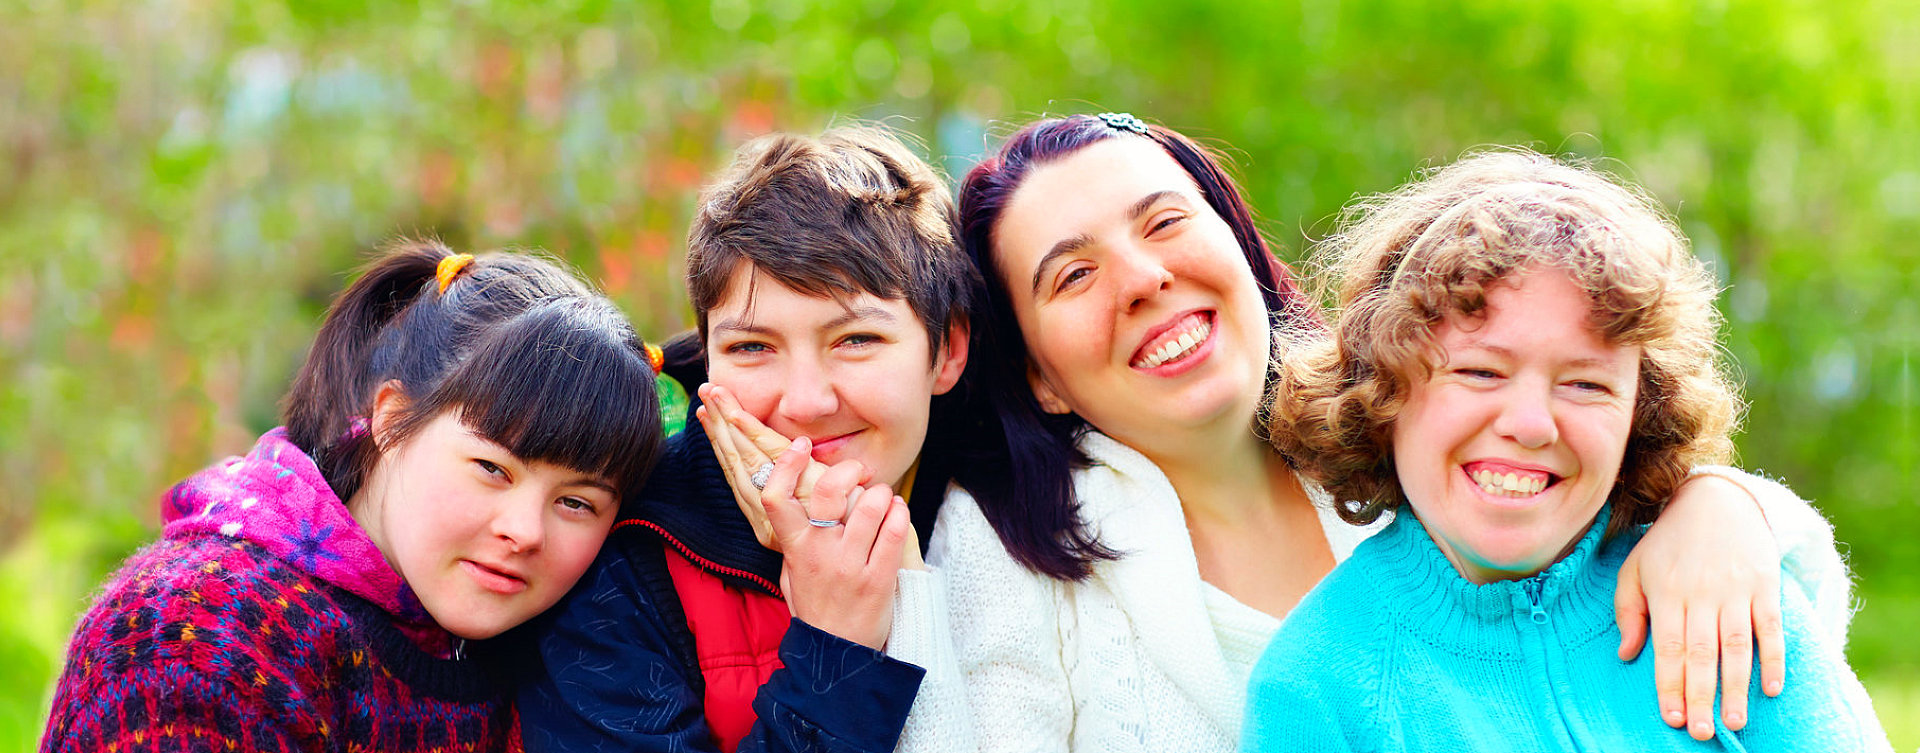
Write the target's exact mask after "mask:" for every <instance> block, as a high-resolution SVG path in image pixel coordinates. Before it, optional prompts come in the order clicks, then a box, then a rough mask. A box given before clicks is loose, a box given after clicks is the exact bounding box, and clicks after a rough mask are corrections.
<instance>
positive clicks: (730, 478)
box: [695, 405, 753, 489]
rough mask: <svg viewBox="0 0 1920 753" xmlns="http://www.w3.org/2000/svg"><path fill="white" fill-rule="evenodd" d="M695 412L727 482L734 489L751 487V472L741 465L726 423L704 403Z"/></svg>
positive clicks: (731, 434)
mask: <svg viewBox="0 0 1920 753" xmlns="http://www.w3.org/2000/svg"><path fill="white" fill-rule="evenodd" d="M695 414H696V415H698V416H700V427H701V428H703V429H706V430H707V443H708V444H711V445H713V457H714V459H716V460H719V461H720V469H721V470H722V471H724V472H725V473H726V474H727V482H728V483H731V484H733V487H734V488H735V489H740V488H741V487H742V486H745V487H748V488H751V487H752V486H753V484H752V482H751V479H752V475H753V472H752V471H751V470H748V469H745V468H743V467H742V466H741V463H740V452H739V450H738V449H736V448H735V447H734V446H733V433H732V432H730V431H727V426H726V423H725V422H723V421H721V420H720V418H719V417H718V416H716V415H714V413H713V411H710V410H707V407H706V406H704V405H703V406H700V409H699V410H697V411H695Z"/></svg>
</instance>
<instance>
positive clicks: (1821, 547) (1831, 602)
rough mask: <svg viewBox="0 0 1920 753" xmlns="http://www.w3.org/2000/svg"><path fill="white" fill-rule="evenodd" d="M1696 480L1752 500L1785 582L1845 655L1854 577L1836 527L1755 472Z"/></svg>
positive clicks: (1725, 471)
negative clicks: (1712, 481)
mask: <svg viewBox="0 0 1920 753" xmlns="http://www.w3.org/2000/svg"><path fill="white" fill-rule="evenodd" d="M1693 475H1696V476H1713V477H1715V478H1720V479H1724V480H1726V481H1729V482H1732V483H1733V484H1735V485H1737V486H1739V487H1740V488H1741V489H1743V490H1745V491H1746V492H1747V493H1748V494H1751V495H1753V498H1754V500H1756V501H1757V502H1758V503H1759V505H1760V512H1761V514H1763V515H1765V516H1766V519H1767V525H1768V527H1769V528H1771V529H1772V530H1773V537H1774V540H1775V541H1776V542H1778V544H1779V547H1780V565H1781V572H1782V574H1783V575H1785V576H1786V577H1785V581H1786V583H1785V584H1783V585H1790V586H1792V587H1794V588H1797V589H1799V590H1800V592H1801V593H1802V594H1805V595H1806V598H1807V601H1808V602H1809V603H1810V604H1811V606H1812V609H1813V618H1814V623H1815V624H1817V625H1819V627H1820V630H1822V631H1823V633H1824V634H1825V636H1826V640H1827V641H1828V642H1830V643H1832V644H1833V645H1834V646H1836V647H1838V648H1839V649H1841V650H1844V649H1845V648H1846V645H1847V630H1848V625H1849V624H1850V623H1851V622H1852V620H1853V577H1852V575H1851V574H1850V573H1849V572H1848V570H1847V565H1846V560H1845V558H1843V557H1841V555H1840V550H1839V548H1838V546H1837V544H1836V543H1835V541H1834V538H1833V525H1832V524H1830V523H1828V522H1827V519H1826V518H1825V517H1824V516H1822V515H1821V514H1820V511H1819V510H1817V509H1815V508H1814V506H1813V503H1811V502H1809V501H1807V500H1805V499H1801V498H1800V495H1798V494H1795V493H1794V491H1793V490H1792V489H1789V488H1787V487H1786V485H1784V484H1781V483H1780V482H1778V481H1774V480H1772V479H1769V478H1767V477H1765V476H1762V475H1760V474H1757V473H1748V472H1746V471H1743V470H1740V469H1738V468H1733V467H1730V466H1722V465H1703V466H1699V467H1696V468H1694V469H1693Z"/></svg>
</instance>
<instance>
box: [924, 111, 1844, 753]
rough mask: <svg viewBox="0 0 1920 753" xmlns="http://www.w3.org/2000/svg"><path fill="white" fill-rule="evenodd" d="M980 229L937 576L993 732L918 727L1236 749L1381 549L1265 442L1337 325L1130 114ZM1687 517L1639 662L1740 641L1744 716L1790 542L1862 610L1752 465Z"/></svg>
mask: <svg viewBox="0 0 1920 753" xmlns="http://www.w3.org/2000/svg"><path fill="white" fill-rule="evenodd" d="M959 213H960V218H959V221H960V226H961V230H962V242H963V243H964V245H965V247H966V249H967V252H968V254H969V255H970V256H971V257H972V258H973V260H974V262H975V264H977V265H978V267H979V268H980V270H981V272H982V275H983V277H984V278H985V280H986V282H985V283H984V289H983V290H981V291H980V297H979V300H981V301H983V302H984V305H983V306H982V307H981V308H982V310H981V311H978V312H977V313H976V315H975V326H974V328H973V337H974V338H975V339H974V343H973V345H972V347H971V350H972V352H973V353H975V354H976V357H975V358H974V363H975V364H976V367H975V368H974V369H973V370H970V371H969V372H968V375H967V377H966V378H965V379H963V380H962V385H961V390H962V391H963V392H964V394H967V395H969V396H970V397H971V399H973V400H976V401H981V402H983V403H984V405H983V407H982V408H981V409H980V410H978V411H976V413H975V415H973V416H971V417H970V419H971V420H970V421H969V422H967V423H965V424H964V425H963V426H961V427H955V428H950V429H948V431H944V432H936V436H937V437H938V439H939V441H940V443H941V445H942V446H943V447H947V448H952V449H951V451H953V452H958V453H966V454H967V455H968V458H967V462H962V463H958V464H956V467H957V468H958V469H959V471H958V473H956V478H955V480H956V481H957V482H958V483H959V485H960V486H961V487H962V488H963V489H964V491H955V492H953V493H952V494H950V495H949V497H948V499H947V500H946V503H945V505H944V507H943V509H942V510H941V512H940V517H939V523H938V525H937V526H936V528H935V531H934V534H933V537H932V541H931V543H930V545H929V549H928V553H927V561H928V563H929V565H931V566H933V567H934V568H935V569H936V570H937V571H938V572H939V573H940V575H941V577H942V579H943V580H944V584H945V590H944V593H945V598H946V604H945V607H944V611H943V614H942V615H941V617H942V618H944V619H948V620H950V622H951V625H952V629H953V631H952V636H953V645H952V646H951V650H952V651H953V652H954V660H955V661H956V662H957V664H958V669H959V673H960V675H961V676H962V677H963V678H964V683H963V684H964V691H963V692H964V693H965V694H966V695H967V697H968V703H967V704H965V705H966V706H967V707H968V708H969V710H970V713H971V715H972V718H973V719H974V720H977V724H970V725H956V724H954V723H953V722H951V721H943V720H937V719H931V718H929V719H926V720H921V719H918V718H916V719H914V720H911V721H910V722H909V724H910V725H912V724H919V723H929V724H943V723H944V724H948V725H949V726H966V727H969V728H970V729H971V730H972V731H973V732H974V734H975V735H977V737H978V739H977V740H969V741H965V742H964V743H955V744H956V745H958V746H959V747H970V746H972V747H978V748H979V749H981V750H995V751H1000V750H1029V749H1031V750H1060V749H1063V748H1066V749H1073V750H1100V751H1113V750H1220V751H1225V750H1232V749H1233V748H1234V746H1235V744H1236V742H1237V740H1238V736H1239V732H1240V722H1241V714H1242V705H1243V702H1244V699H1245V685H1246V681H1247V678H1248V674H1249V672H1250V671H1251V668H1252V666H1253V663H1254V661H1255V660H1256V659H1257V658H1258V656H1259V654H1260V652H1261V650H1262V649H1263V648H1264V647H1265V645H1266V643H1267V641H1268V638H1269V637H1270V636H1271V635H1272V634H1273V632H1274V630H1275V629H1276V628H1277V627H1278V625H1279V622H1280V619H1281V618H1282V617H1284V616H1285V615H1286V614H1287V612H1288V611H1289V610H1290V609H1292V607H1293V605H1294V604H1295V603H1296V602H1298V601H1299V600H1300V598H1301V597H1302V596H1303V595H1305V594H1306V592H1307V591H1308V590H1309V589H1311V588H1312V587H1313V586H1314V584H1316V583H1317V582H1319V580H1320V579H1321V577H1322V576H1324V575H1325V574H1326V573H1327V572H1328V571H1330V570H1331V569H1332V568H1333V567H1334V564H1335V563H1336V562H1338V561H1340V560H1342V559H1344V558H1345V557H1346V556H1347V555H1348V554H1350V553H1351V552H1352V550H1353V548H1354V546H1355V545H1356V544H1358V543H1359V542H1360V541H1361V540H1362V539H1364V538H1365V537H1366V536H1368V535H1370V534H1371V533H1372V532H1373V531H1374V530H1377V526H1376V527H1371V528H1354V527H1350V526H1346V525H1344V524H1343V523H1342V522H1341V521H1340V519H1339V517H1338V516H1337V515H1336V514H1335V512H1334V505H1333V501H1332V500H1331V499H1328V498H1326V497H1325V495H1324V494H1322V493H1320V492H1319V491H1318V490H1317V489H1315V488H1314V487H1311V486H1307V485H1303V484H1302V483H1301V482H1300V481H1299V480H1298V479H1297V478H1296V477H1295V474H1294V471H1293V470H1292V468H1290V467H1289V465H1288V463H1287V461H1286V460H1284V459H1283V458H1282V457H1281V456H1280V455H1278V454H1277V453H1275V452H1274V451H1273V450H1272V449H1271V448H1270V446H1269V445H1268V443H1267V442H1266V441H1265V440H1264V438H1263V437H1262V436H1261V435H1260V433H1259V432H1258V430H1257V425H1258V423H1259V422H1258V421H1257V420H1256V419H1257V415H1256V414H1257V413H1258V412H1259V407H1260V405H1261V403H1262V400H1263V398H1264V396H1265V394H1266V386H1267V384H1268V373H1269V360H1270V358H1271V356H1272V353H1273V343H1274V341H1275V333H1276V332H1281V333H1290V334H1300V335H1311V334H1313V333H1317V332H1319V331H1321V329H1322V325H1321V324H1320V320H1319V318H1318V316H1317V313H1316V307H1315V306H1314V305H1313V304H1312V303H1311V302H1310V301H1309V300H1308V299H1307V298H1306V297H1305V296H1303V295H1302V294H1301V293H1300V291H1299V288H1298V286H1297V285H1296V284H1295V282H1294V281H1293V279H1292V277H1291V276H1290V274H1289V273H1288V271H1287V270H1286V268H1285V267H1284V266H1282V265H1281V264H1280V263H1279V262H1277V261H1275V260H1274V259H1273V257H1272V255H1271V254H1270V253H1269V251H1268V249H1267V246H1266V243H1265V241H1264V240H1263V239H1262V238H1261V236H1260V234H1259V232H1258V230H1257V229H1256V227H1255V226H1254V222H1253V218H1252V213H1251V212H1250V211H1249V210H1248V208H1247V206H1246V204H1245V202H1244V201H1243V200H1242V199H1241V197H1240V192H1239V190H1238V189H1237V188H1236V187H1235V186H1234V184H1233V181H1232V180H1231V179H1230V178H1229V177H1228V176H1227V175H1226V173H1225V172H1224V171H1223V170H1222V169H1221V167H1220V165H1219V163H1218V162H1217V161H1216V160H1215V159H1214V157H1213V156H1211V155H1210V154H1209V153H1208V152H1207V151H1206V150H1205V149H1203V148H1202V147H1200V146H1199V145H1197V144H1195V143H1194V142H1192V141H1191V140H1189V139H1187V138H1186V137H1184V136H1181V135H1180V134H1178V133H1175V132H1173V131H1171V130H1167V129H1165V128H1161V127H1158V126H1151V125H1148V124H1146V123H1143V122H1141V121H1140V120H1139V119H1137V118H1134V117H1132V116H1130V115H1124V114H1113V113H1109V114H1105V115H1101V116H1098V117H1094V116H1085V115H1080V116H1073V117H1068V118H1062V119H1053V120H1045V121H1041V122H1037V123H1033V124H1030V125H1028V126H1026V127H1025V128H1023V129H1021V130H1020V131H1019V132H1018V133H1016V134H1014V135H1013V137H1012V138H1010V139H1009V140H1008V141H1007V142H1006V143H1005V144H1004V145H1003V146H1002V147H1001V148H1000V150H999V151H998V152H997V153H996V154H994V155H992V156H990V157H989V158H988V159H986V160H985V161H983V162H981V163H980V164H979V165H978V166H976V167H975V168H974V169H973V170H972V171H971V172H970V173H969V174H968V175H967V178H966V180H965V181H964V182H963V183H962V185H961V190H960V201H959ZM943 428H948V427H943ZM1729 480H1732V481H1733V482H1734V483H1729ZM1743 488H1744V490H1743ZM1749 493H1751V494H1752V495H1753V496H1754V497H1760V498H1762V504H1763V505H1764V506H1765V507H1766V512H1767V517H1764V518H1763V517H1762V515H1761V509H1760V507H1756V505H1755V504H1754V503H1753V500H1752V498H1750V497H1749ZM1669 509H1670V512H1669V513H1668V515H1667V516H1666V517H1664V518H1663V519H1662V521H1661V523H1659V524H1658V525H1657V526H1656V527H1655V528H1654V530H1653V532H1652V533H1651V534H1649V536H1648V537H1647V538H1646V539H1645V540H1644V541H1643V543H1642V545H1641V546H1640V547H1639V548H1638V550H1637V551H1636V552H1635V557H1636V558H1637V559H1636V561H1635V562H1632V563H1630V564H1629V566H1628V567H1627V568H1625V569H1624V570H1623V573H1622V581H1623V584H1622V588H1621V589H1620V590H1621V592H1622V593H1623V594H1626V595H1627V596H1626V597H1623V599H1622V601H1621V618H1620V619H1621V625H1622V629H1623V632H1624V633H1625V639H1624V640H1623V645H1622V650H1623V651H1626V650H1631V651H1634V652H1637V651H1638V649H1639V642H1640V641H1641V639H1643V638H1644V634H1645V628H1646V626H1645V622H1644V620H1645V617H1646V614H1647V612H1648V611H1651V612H1652V615H1653V617H1652V619H1653V627H1654V629H1655V632H1656V633H1657V634H1658V635H1660V636H1662V637H1663V638H1664V637H1667V636H1675V637H1678V636H1680V635H1682V633H1683V632H1684V634H1685V636H1686V640H1676V641H1674V642H1673V643H1674V645H1685V644H1686V643H1689V642H1691V643H1695V644H1697V645H1715V646H1720V647H1721V650H1724V651H1725V652H1726V654H1727V656H1728V657H1729V658H1730V659H1731V661H1729V662H1728V666H1729V669H1730V671H1729V672H1728V673H1727V683H1728V686H1729V691H1730V692H1729V695H1730V696H1734V695H1737V696H1738V697H1740V698H1744V697H1745V695H1746V694H1745V683H1746V681H1747V671H1746V670H1747V666H1748V661H1747V658H1746V657H1747V654H1742V653H1741V652H1742V651H1750V650H1751V647H1750V642H1751V638H1749V637H1748V636H1750V635H1751V634H1752V632H1751V631H1753V628H1752V627H1751V626H1753V625H1758V626H1760V628H1761V629H1760V635H1759V639H1760V640H1759V644H1760V647H1761V655H1762V659H1763V665H1764V669H1763V679H1764V680H1766V681H1769V682H1768V686H1767V690H1769V692H1773V691H1774V689H1775V687H1776V686H1777V681H1778V680H1779V677H1780V661H1779V656H1778V653H1777V652H1778V647H1779V635H1778V632H1777V630H1775V629H1770V628H1773V627H1775V626H1776V624H1777V620H1775V619H1774V618H1773V615H1774V613H1773V612H1772V611H1770V609H1777V603H1778V598H1777V591H1776V589H1777V580H1776V579H1774V578H1771V577H1769V575H1768V574H1769V573H1777V572H1778V571H1779V564H1780V561H1779V559H1777V558H1776V556H1775V554H1774V549H1773V548H1774V546H1775V537H1774V536H1773V535H1770V534H1769V532H1768V527H1767V526H1768V523H1769V521H1770V522H1771V524H1772V526H1773V527H1774V528H1775V529H1777V530H1778V531H1779V532H1780V534H1779V535H1780V537H1781V539H1782V547H1783V548H1786V549H1789V550H1791V551H1793V552H1799V551H1800V550H1802V549H1806V550H1811V551H1812V552H1813V553H1812V554H1809V555H1805V557H1804V560H1805V561H1807V562H1809V563H1819V564H1817V565H1815V566H1814V567H1812V568H1811V570H1812V571H1813V576H1812V577H1813V579H1814V580H1815V581H1816V582H1821V583H1828V582H1830V581H1831V579H1832V578H1834V577H1838V578H1840V597H1839V598H1840V599H1841V600H1842V601H1844V598H1845V597H1844V590H1845V589H1844V570H1843V569H1840V568H1839V565H1838V555H1837V554H1833V553H1832V543H1831V532H1830V530H1829V529H1827V528H1826V524H1825V521H1824V520H1821V519H1820V518H1819V516H1818V515H1817V514H1812V513H1811V512H1810V508H1808V507H1807V506H1806V505H1805V504H1804V503H1800V502H1798V501H1797V500H1796V499H1794V498H1793V496H1792V494H1791V493H1790V492H1786V491H1784V490H1783V489H1781V488H1780V487H1778V486H1777V485H1773V484H1770V483H1766V482H1764V481H1758V480H1753V479H1751V478H1750V477H1746V476H1744V474H1739V473H1738V472H1737V471H1723V472H1717V473H1704V474H1702V473H1696V475H1695V476H1694V477H1693V478H1691V479H1689V480H1688V482H1687V483H1686V484H1685V485H1684V487H1683V488H1682V491H1680V492H1679V493H1677V494H1676V495H1675V497H1674V500H1673V502H1672V503H1671V505H1670V508H1669ZM1795 537H1803V538H1804V539H1806V541H1807V543H1806V544H1805V545H1804V546H1788V545H1789V544H1793V543H1794V541H1793V540H1794V539H1795ZM1794 556H1798V555H1790V556H1789V562H1788V565H1789V571H1790V572H1793V562H1794V560H1793V557H1794ZM1827 565H1831V568H1828V567H1826V566H1827ZM1643 571H1644V572H1645V574H1646V577H1644V578H1643V577H1641V576H1640V573H1641V572H1643ZM1822 578H1826V579H1827V580H1821V579H1822ZM1709 579H1710V580H1709ZM1829 590H1831V589H1829ZM1823 593H1825V592H1823ZM1769 605H1772V606H1771V607H1770V606H1769ZM1649 606H1651V610H1649ZM1840 614H1841V616H1840V617H1839V620H1840V621H1841V622H1842V623H1844V620H1845V617H1844V609H1842V610H1840ZM1702 615H1713V616H1714V617H1713V618H1712V619H1711V620H1709V619H1707V618H1704V617H1702ZM899 619H900V618H899V617H896V621H898V620H899ZM1722 625H1724V626H1726V627H1728V628H1735V627H1737V628H1739V629H1738V630H1732V629H1729V630H1727V631H1725V634H1726V635H1727V636H1729V637H1728V638H1727V639H1726V640H1725V642H1724V645H1723V646H1722V645H1721V640H1720V635H1722V632H1723V631H1722V630H1721V629H1720V628H1721V626H1722ZM1678 626H1685V628H1684V630H1683V629H1682V628H1680V627H1678ZM913 648H914V647H908V646H895V645H889V647H888V650H889V652H890V653H895V652H902V653H905V652H909V651H911V650H912V649H913ZM1717 658H1718V657H1717V656H1713V655H1709V654H1708V652H1699V654H1697V655H1694V656H1689V657H1684V658H1683V657H1679V656H1675V655H1670V654H1669V653H1668V652H1666V651H1662V652H1660V653H1659V655H1658V656H1657V657H1656V659H1657V661H1658V662H1659V664H1660V666H1661V671H1662V675H1661V682H1660V690H1661V700H1662V704H1663V710H1666V711H1678V712H1680V714H1679V717H1678V718H1679V720H1681V721H1684V720H1685V718H1686V714H1687V712H1688V710H1690V711H1691V712H1692V713H1694V714H1695V715H1706V714H1711V713H1712V712H1711V709H1712V705H1713V704H1712V697H1713V691H1714V689H1715V681H1716V679H1717V677H1716V676H1715V674H1714V672H1713V667H1714V662H1715V661H1716V659H1717ZM1683 661H1684V663H1683ZM1734 669H1737V670H1738V671H1732V670H1734ZM1683 672H1684V676H1685V679H1684V681H1682V679H1681V678H1682V675H1683ZM1683 685H1684V687H1685V688H1686V689H1687V692H1686V698H1685V700H1686V702H1687V703H1686V709H1685V710H1683V709H1682V708H1681V706H1680V701H1681V693H1680V688H1681V687H1682V686H1683ZM1735 685H1738V686H1739V692H1738V693H1734V692H1732V690H1733V688H1734V686H1735ZM1702 688H1704V691H1703V690H1702ZM933 696H934V694H933V693H932V692H931V689H930V688H922V692H921V698H920V701H919V702H920V703H921V704H923V705H926V706H939V707H942V708H944V707H946V706H947V705H948V704H940V703H937V702H936V701H935V699H934V697H933ZM915 713H916V714H919V713H920V711H919V710H918V708H917V709H916V711H915ZM1667 721H1668V722H1669V723H1677V722H1676V719H1675V717H1673V716H1672V715H1669V716H1668V719H1667ZM962 732H963V730H953V731H952V732H951V733H950V734H952V735H953V736H955V737H958V736H959V735H961V734H962Z"/></svg>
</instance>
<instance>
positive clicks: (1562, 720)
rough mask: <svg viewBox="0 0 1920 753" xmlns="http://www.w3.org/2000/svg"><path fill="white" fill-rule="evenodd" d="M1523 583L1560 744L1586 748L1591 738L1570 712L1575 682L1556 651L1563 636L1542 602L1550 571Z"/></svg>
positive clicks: (1531, 631)
mask: <svg viewBox="0 0 1920 753" xmlns="http://www.w3.org/2000/svg"><path fill="white" fill-rule="evenodd" d="M1520 586H1521V589H1522V590H1524V591H1526V593H1527V607H1528V608H1527V610H1526V612H1525V614H1526V620H1527V622H1528V623H1530V624H1531V628H1529V629H1527V630H1526V631H1525V632H1528V633H1530V634H1532V635H1533V636H1534V638H1535V639H1536V641H1537V643H1536V645H1535V646H1534V648H1535V650H1536V652H1537V654H1538V656H1539V659H1540V665H1541V669H1542V671H1543V672H1544V673H1545V675H1546V684H1547V694H1548V695H1549V696H1551V697H1552V698H1553V710H1554V715H1553V716H1554V721H1556V722H1558V723H1559V732H1560V736H1561V743H1560V745H1561V747H1563V748H1564V749H1566V750H1586V749H1587V748H1586V746H1585V743H1586V742H1588V741H1587V740H1585V739H1584V738H1585V736H1584V735H1582V734H1581V733H1580V732H1579V730H1578V728H1577V727H1576V725H1575V724H1574V723H1573V719H1572V718H1570V717H1569V716H1568V712H1569V710H1570V707H1571V706H1572V705H1573V704H1574V702H1575V699H1574V698H1573V697H1572V693H1573V684H1572V682H1571V681H1570V680H1569V679H1568V678H1566V677H1565V676H1564V674H1565V671H1564V670H1565V668H1564V667H1562V666H1561V664H1560V662H1559V658H1560V657H1559V656H1558V654H1557V653H1556V650H1557V649H1558V648H1559V646H1560V639H1559V637H1558V635H1557V634H1556V632H1555V631H1554V628H1553V620H1552V618H1551V617H1550V616H1549V615H1548V614H1547V609H1546V607H1545V605H1543V604H1542V603H1541V602H1542V601H1544V592H1545V591H1546V575H1545V574H1544V573H1542V574H1539V575H1535V576H1533V577H1531V578H1528V579H1526V580H1524V581H1521V583H1520Z"/></svg>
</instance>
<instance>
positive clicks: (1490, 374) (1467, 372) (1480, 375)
mask: <svg viewBox="0 0 1920 753" xmlns="http://www.w3.org/2000/svg"><path fill="white" fill-rule="evenodd" d="M1453 373H1455V374H1459V375H1460V376H1463V377H1466V378H1468V379H1499V378H1500V372H1497V371H1494V370H1492V369H1478V368H1460V369H1454V370H1453Z"/></svg>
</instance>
